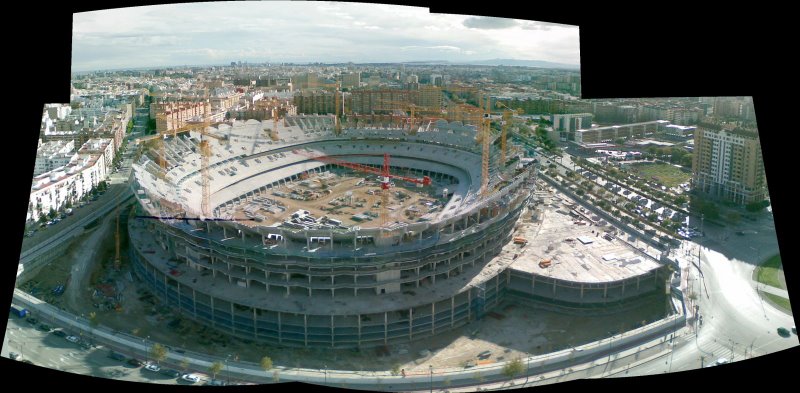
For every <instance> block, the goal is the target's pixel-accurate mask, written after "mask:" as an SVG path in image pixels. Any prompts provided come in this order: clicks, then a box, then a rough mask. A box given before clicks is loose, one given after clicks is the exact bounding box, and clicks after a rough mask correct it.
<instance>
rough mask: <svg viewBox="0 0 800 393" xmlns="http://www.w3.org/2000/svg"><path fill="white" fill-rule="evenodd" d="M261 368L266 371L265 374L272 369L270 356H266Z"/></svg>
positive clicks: (262, 359) (262, 360)
mask: <svg viewBox="0 0 800 393" xmlns="http://www.w3.org/2000/svg"><path fill="white" fill-rule="evenodd" d="M261 368H262V369H264V372H265V373H266V372H267V371H269V370H270V369H272V358H270V357H269V356H264V357H263V358H261Z"/></svg>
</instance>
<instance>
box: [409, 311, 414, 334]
mask: <svg viewBox="0 0 800 393" xmlns="http://www.w3.org/2000/svg"><path fill="white" fill-rule="evenodd" d="M413 330H414V307H411V308H409V309H408V339H409V341H410V340H411V339H412V337H413V333H414V331H413Z"/></svg>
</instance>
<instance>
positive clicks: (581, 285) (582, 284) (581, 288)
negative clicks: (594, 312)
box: [581, 283, 583, 299]
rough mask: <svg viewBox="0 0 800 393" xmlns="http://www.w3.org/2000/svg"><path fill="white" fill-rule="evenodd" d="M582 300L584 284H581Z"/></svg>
mask: <svg viewBox="0 0 800 393" xmlns="http://www.w3.org/2000/svg"><path fill="white" fill-rule="evenodd" d="M581 299H583V283H581Z"/></svg>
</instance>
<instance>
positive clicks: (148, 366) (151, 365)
mask: <svg viewBox="0 0 800 393" xmlns="http://www.w3.org/2000/svg"><path fill="white" fill-rule="evenodd" d="M144 369H145V370H148V371H152V372H154V373H157V372H159V371H161V367H160V366H159V365H157V364H155V363H148V364H146V365H145V366H144Z"/></svg>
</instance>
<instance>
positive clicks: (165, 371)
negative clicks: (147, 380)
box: [159, 368, 181, 378]
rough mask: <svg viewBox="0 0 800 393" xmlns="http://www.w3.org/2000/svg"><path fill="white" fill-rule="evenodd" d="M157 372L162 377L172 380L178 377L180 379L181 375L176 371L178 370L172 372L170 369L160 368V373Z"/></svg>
mask: <svg viewBox="0 0 800 393" xmlns="http://www.w3.org/2000/svg"><path fill="white" fill-rule="evenodd" d="M159 372H160V373H161V374H162V375H166V376H168V377H172V378H178V377H180V376H181V373H180V371H178V370H173V369H171V368H162V369H161V371H159Z"/></svg>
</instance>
